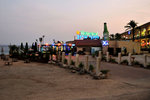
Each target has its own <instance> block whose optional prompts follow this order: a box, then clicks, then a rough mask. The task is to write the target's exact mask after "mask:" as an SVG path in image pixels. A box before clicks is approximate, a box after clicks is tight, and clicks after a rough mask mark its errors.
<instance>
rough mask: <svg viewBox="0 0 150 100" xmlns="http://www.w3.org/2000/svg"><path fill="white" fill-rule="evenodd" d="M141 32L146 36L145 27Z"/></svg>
mask: <svg viewBox="0 0 150 100" xmlns="http://www.w3.org/2000/svg"><path fill="white" fill-rule="evenodd" d="M141 34H142V36H145V34H146V29H145V28H144V29H143V31H142V33H141Z"/></svg>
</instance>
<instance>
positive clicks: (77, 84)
mask: <svg viewBox="0 0 150 100" xmlns="http://www.w3.org/2000/svg"><path fill="white" fill-rule="evenodd" d="M101 65H102V67H101V68H102V69H109V70H110V76H109V78H108V79H103V80H94V79H93V78H92V77H91V76H90V75H79V74H77V73H71V72H70V70H68V69H64V68H60V67H59V66H54V65H50V64H42V63H36V62H31V63H24V62H23V61H18V62H14V63H13V65H12V66H5V65H4V61H2V60H0V100H150V70H147V69H142V68H133V67H129V66H125V65H117V64H111V63H106V62H102V63H101Z"/></svg>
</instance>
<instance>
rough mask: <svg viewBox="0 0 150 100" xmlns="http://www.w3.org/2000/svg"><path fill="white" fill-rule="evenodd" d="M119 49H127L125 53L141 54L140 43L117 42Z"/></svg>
mask: <svg viewBox="0 0 150 100" xmlns="http://www.w3.org/2000/svg"><path fill="white" fill-rule="evenodd" d="M117 44H118V47H119V48H123V47H125V48H126V49H127V53H132V54H133V53H138V54H140V53H141V48H140V43H139V42H132V41H118V42H117Z"/></svg>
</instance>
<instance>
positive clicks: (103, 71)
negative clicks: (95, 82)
mask: <svg viewBox="0 0 150 100" xmlns="http://www.w3.org/2000/svg"><path fill="white" fill-rule="evenodd" d="M101 72H102V73H103V74H107V73H108V72H109V70H106V69H105V70H101Z"/></svg>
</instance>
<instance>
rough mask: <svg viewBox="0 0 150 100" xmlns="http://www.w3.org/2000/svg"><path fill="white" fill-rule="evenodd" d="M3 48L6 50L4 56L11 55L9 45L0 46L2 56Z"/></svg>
mask: <svg viewBox="0 0 150 100" xmlns="http://www.w3.org/2000/svg"><path fill="white" fill-rule="evenodd" d="M2 48H3V50H4V54H5V55H8V54H9V47H8V45H0V54H2V52H1V50H2Z"/></svg>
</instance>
